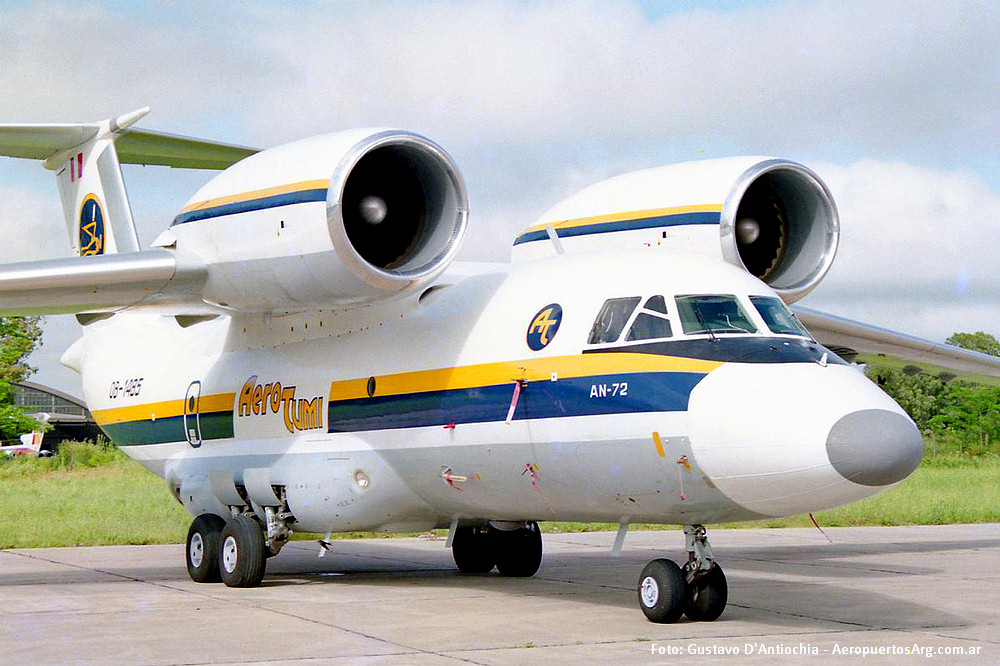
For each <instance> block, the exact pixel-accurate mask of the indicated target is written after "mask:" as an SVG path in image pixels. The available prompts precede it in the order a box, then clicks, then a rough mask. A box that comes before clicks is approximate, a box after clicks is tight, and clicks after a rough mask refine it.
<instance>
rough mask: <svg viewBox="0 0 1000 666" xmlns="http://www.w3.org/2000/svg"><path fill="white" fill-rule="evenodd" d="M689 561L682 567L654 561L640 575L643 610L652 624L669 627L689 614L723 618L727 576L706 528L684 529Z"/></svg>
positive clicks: (699, 617) (695, 617) (702, 618)
mask: <svg viewBox="0 0 1000 666" xmlns="http://www.w3.org/2000/svg"><path fill="white" fill-rule="evenodd" d="M684 540H685V549H686V550H687V553H688V561H687V562H686V563H685V564H684V567H683V568H681V567H679V566H677V564H676V563H674V562H673V561H671V560H667V559H657V560H653V561H652V562H650V563H649V564H647V565H646V567H645V568H644V569H643V570H642V574H640V576H639V607H640V608H641V609H642V612H643V613H644V614H645V616H646V618H647V619H648V620H650V621H651V622H657V623H663V624H669V623H673V622H676V621H677V620H679V619H680V617H681V615H682V614H683V615H687V617H688V619H689V620H692V621H695V622H697V621H705V622H708V621H711V620H715V619H716V618H718V617H719V616H720V615H722V611H723V610H725V608H726V600H727V599H728V596H729V593H728V587H727V585H726V576H725V574H723V573H722V567H720V566H719V565H718V564H717V563H716V562H715V560H713V559H712V547H711V545H709V543H708V536H707V533H706V531H705V528H704V526H702V525H686V526H685V527H684Z"/></svg>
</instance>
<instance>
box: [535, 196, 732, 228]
mask: <svg viewBox="0 0 1000 666" xmlns="http://www.w3.org/2000/svg"><path fill="white" fill-rule="evenodd" d="M721 212H722V206H721V205H719V204H699V205H696V206H673V207H670V208H650V209H647V210H633V211H628V212H625V213H611V214H609V215H594V216H591V217H578V218H574V219H572V220H562V221H560V222H548V223H546V224H536V225H534V226H531V227H528V228H527V229H525V230H524V231H522V232H521V234H520V235H521V236H523V235H524V234H530V233H532V232H535V231H544V230H545V229H546V228H547V227H550V226H551V227H555V228H556V229H569V228H572V227H587V226H590V225H594V224H607V223H609V222H623V221H625V220H642V219H645V218H647V217H663V216H666V215H684V214H685V213H721Z"/></svg>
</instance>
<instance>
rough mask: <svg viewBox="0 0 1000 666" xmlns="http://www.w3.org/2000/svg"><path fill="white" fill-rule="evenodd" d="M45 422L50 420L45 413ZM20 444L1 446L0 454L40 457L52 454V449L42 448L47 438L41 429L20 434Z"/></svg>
mask: <svg viewBox="0 0 1000 666" xmlns="http://www.w3.org/2000/svg"><path fill="white" fill-rule="evenodd" d="M42 417H43V422H44V421H46V420H48V419H47V418H45V417H47V415H46V414H43V415H42ZM19 439H20V441H21V443H20V444H10V445H7V446H0V455H5V456H38V457H40V458H46V457H48V456H51V455H52V452H51V451H43V450H42V440H43V439H45V433H44V432H42V431H41V430H33V431H32V432H26V433H24V434H23V435H21V436H20V438H19Z"/></svg>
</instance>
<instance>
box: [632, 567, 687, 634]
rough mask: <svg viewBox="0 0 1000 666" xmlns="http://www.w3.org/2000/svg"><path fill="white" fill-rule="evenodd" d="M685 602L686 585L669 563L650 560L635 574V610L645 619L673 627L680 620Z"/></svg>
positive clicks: (677, 569)
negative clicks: (638, 610) (637, 591)
mask: <svg viewBox="0 0 1000 666" xmlns="http://www.w3.org/2000/svg"><path fill="white" fill-rule="evenodd" d="M686 601H687V582H686V581H685V579H684V573H683V572H682V571H681V568H680V567H679V566H677V564H676V563H675V562H673V561H671V560H667V559H658V560H653V561H652V562H650V563H649V564H647V565H646V566H645V568H643V570H642V573H641V574H639V608H641V609H642V612H643V614H644V615H645V616H646V619H647V620H649V621H650V622H656V623H658V624H673V623H674V622H676V621H677V620H679V619H680V617H681V614H682V613H683V612H684V607H685V602H686Z"/></svg>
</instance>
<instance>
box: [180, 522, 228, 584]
mask: <svg viewBox="0 0 1000 666" xmlns="http://www.w3.org/2000/svg"><path fill="white" fill-rule="evenodd" d="M225 526H226V521H225V520H223V519H222V518H221V517H220V516H217V515H215V514H214V513H203V514H201V515H200V516H198V517H197V518H195V519H194V521H193V522H192V523H191V527H190V528H189V529H188V535H187V549H186V552H185V558H184V559H185V560H186V561H187V570H188V575H189V576H191V580H193V581H194V582H196V583H218V582H219V581H220V580H222V578H221V577H220V576H219V542H220V539H219V537H220V535H221V534H222V530H223V528H225Z"/></svg>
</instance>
